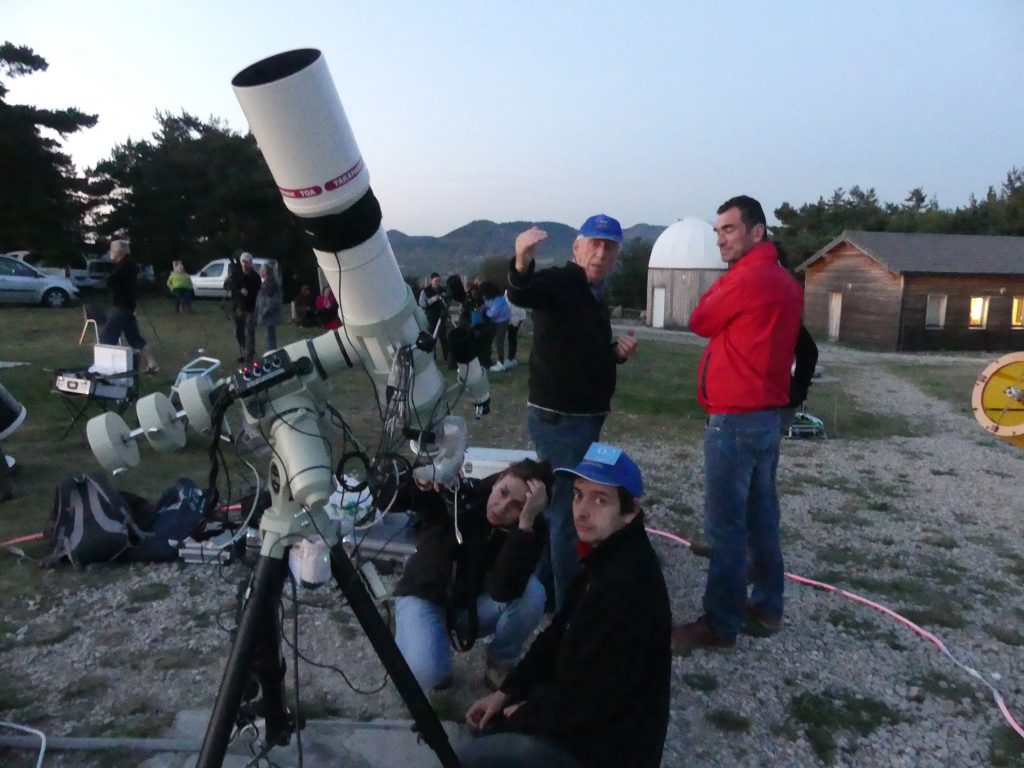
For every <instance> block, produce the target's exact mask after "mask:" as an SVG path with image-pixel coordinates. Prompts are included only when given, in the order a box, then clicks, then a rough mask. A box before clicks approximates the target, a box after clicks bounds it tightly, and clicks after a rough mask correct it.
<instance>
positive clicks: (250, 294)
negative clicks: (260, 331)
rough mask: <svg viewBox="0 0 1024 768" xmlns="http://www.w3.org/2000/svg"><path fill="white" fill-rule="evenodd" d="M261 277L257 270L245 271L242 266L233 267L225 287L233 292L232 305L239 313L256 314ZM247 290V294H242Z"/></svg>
mask: <svg viewBox="0 0 1024 768" xmlns="http://www.w3.org/2000/svg"><path fill="white" fill-rule="evenodd" d="M260 285H261V281H260V276H259V275H258V274H257V273H256V270H255V269H250V270H249V271H248V272H246V271H244V270H243V269H242V268H241V267H240V266H239V267H235V266H232V267H231V275H230V276H229V277H228V279H227V280H226V281H225V287H226V288H227V289H228V290H229V291H231V304H232V306H234V308H235V309H236V310H237V311H239V312H255V311H256V297H257V296H258V295H259V292H260ZM243 288H245V290H246V293H244V294H243V293H242V289H243Z"/></svg>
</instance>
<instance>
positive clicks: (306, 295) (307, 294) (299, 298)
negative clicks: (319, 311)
mask: <svg viewBox="0 0 1024 768" xmlns="http://www.w3.org/2000/svg"><path fill="white" fill-rule="evenodd" d="M315 302H316V298H315V297H314V296H313V289H312V288H310V287H309V286H308V285H303V286H302V287H301V288H299V292H298V294H296V296H295V299H294V301H292V322H293V323H295V324H296V325H301V326H305V325H306V323H307V316H309V315H310V314H312V312H313V305H314V303H315Z"/></svg>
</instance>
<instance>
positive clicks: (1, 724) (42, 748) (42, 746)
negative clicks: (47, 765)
mask: <svg viewBox="0 0 1024 768" xmlns="http://www.w3.org/2000/svg"><path fill="white" fill-rule="evenodd" d="M0 728H11V729H13V730H15V731H24V732H25V733H31V734H32V735H33V736H38V737H39V757H38V759H37V760H36V768H42V765H43V758H44V757H45V756H46V734H45V733H43V732H42V731H37V730H36V729H35V728H30V727H28V726H27V725H18V724H17V723H10V722H7V721H0Z"/></svg>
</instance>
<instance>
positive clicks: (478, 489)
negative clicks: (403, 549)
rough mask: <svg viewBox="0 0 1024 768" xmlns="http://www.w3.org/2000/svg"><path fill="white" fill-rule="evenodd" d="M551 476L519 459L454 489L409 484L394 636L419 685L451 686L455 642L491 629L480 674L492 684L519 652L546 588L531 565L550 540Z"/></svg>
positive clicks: (464, 645) (465, 643)
mask: <svg viewBox="0 0 1024 768" xmlns="http://www.w3.org/2000/svg"><path fill="white" fill-rule="evenodd" d="M551 481H552V477H551V467H550V466H549V465H548V464H546V463H538V462H535V461H532V460H530V459H524V460H523V461H519V462H516V463H515V464H512V465H511V466H510V467H509V468H508V469H506V470H504V471H503V472H500V473H498V474H495V475H491V476H490V477H488V478H485V479H483V480H466V479H464V480H462V481H461V483H460V486H459V488H458V490H457V491H456V492H455V493H454V494H453V493H451V492H450V491H448V490H447V489H444V488H440V487H438V488H433V489H422V488H420V489H417V490H416V491H414V492H413V495H412V499H411V502H410V504H409V507H410V509H412V510H413V511H415V512H416V513H417V519H418V523H419V525H420V534H419V538H418V540H417V544H416V551H415V552H414V553H413V555H412V556H411V557H410V558H409V561H408V563H406V566H405V571H404V573H403V574H402V578H401V580H400V581H399V583H398V587H397V588H396V590H395V594H397V595H398V599H397V601H396V603H395V626H396V631H395V642H396V644H397V645H398V647H399V649H400V650H401V651H402V654H403V655H404V656H405V659H406V661H407V662H408V664H409V668H410V669H411V670H412V672H413V674H414V675H415V676H416V680H417V681H418V682H419V684H420V686H422V687H423V688H424V689H431V688H445V687H447V686H448V685H450V683H451V679H452V644H453V642H455V643H457V647H458V648H459V650H469V648H471V647H472V645H473V643H474V642H475V641H476V640H477V638H479V637H485V636H487V635H492V634H493V635H494V638H493V640H491V644H490V646H489V647H488V649H487V667H486V671H485V675H484V678H485V682H486V683H487V684H488V685H490V686H491V688H492V689H493V688H497V686H498V685H499V684H500V683H501V681H502V680H503V679H504V677H505V674H506V673H507V672H508V670H509V669H511V668H512V665H513V664H515V663H516V661H518V660H519V655H520V653H521V652H522V648H523V644H524V643H525V642H526V640H527V639H528V638H529V637H530V635H531V634H533V631H534V630H535V629H536V628H537V625H538V624H539V623H540V620H541V616H542V615H543V613H544V599H545V598H544V587H542V586H541V584H540V582H539V581H537V579H536V578H535V577H534V576H533V575H532V574H533V571H534V569H535V568H536V566H537V561H538V560H539V559H540V553H541V550H542V549H543V548H544V542H545V541H546V539H547V531H546V529H545V528H544V521H543V520H542V519H541V520H538V519H537V516H538V515H539V514H540V513H541V511H542V510H543V509H544V507H545V506H546V505H547V499H548V488H549V487H550V486H551ZM456 526H458V531H459V534H458V535H461V539H459V538H457V533H456Z"/></svg>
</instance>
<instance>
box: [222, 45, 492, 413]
mask: <svg viewBox="0 0 1024 768" xmlns="http://www.w3.org/2000/svg"><path fill="white" fill-rule="evenodd" d="M232 86H233V88H234V91H235V95H236V97H237V98H238V102H239V104H240V105H241V107H242V111H243V112H244V113H245V116H246V119H247V120H248V121H249V127H250V129H251V131H252V133H253V135H254V136H255V137H256V141H257V143H258V144H259V147H260V150H261V151H262V153H263V156H264V158H265V159H266V162H267V165H268V167H269V168H270V172H271V174H272V175H273V177H274V181H275V183H276V184H277V186H278V189H279V190H280V192H281V196H282V198H283V199H284V203H285V205H286V206H287V207H288V209H289V210H290V211H291V212H292V214H294V215H295V217H296V218H297V220H298V221H299V223H300V224H301V225H302V227H303V229H304V230H305V231H306V233H307V235H308V237H309V240H310V242H311V244H312V247H313V252H314V253H315V254H316V258H317V262H318V263H319V265H320V268H321V269H322V270H323V272H324V275H325V276H326V277H327V280H328V283H329V284H330V286H331V289H332V290H333V291H334V294H335V296H336V297H337V298H338V303H339V305H340V307H341V312H342V319H343V320H344V328H343V329H342V331H341V332H342V334H343V335H344V336H345V337H346V340H347V342H348V343H349V344H351V345H352V347H354V349H355V352H356V354H358V355H359V357H360V358H361V360H362V362H363V364H364V365H366V367H367V368H368V370H369V371H370V373H371V375H372V376H374V378H375V379H376V381H377V383H378V392H380V393H381V397H383V396H384V392H385V391H386V384H387V379H388V376H389V375H390V373H391V369H392V364H393V362H394V359H395V356H396V353H397V350H398V349H399V348H400V347H403V346H408V345H413V344H414V343H415V341H416V338H417V336H418V335H419V333H420V331H421V330H426V328H425V327H424V325H423V320H422V316H421V313H419V312H418V311H417V308H416V302H415V300H414V298H413V296H412V292H411V291H410V290H409V287H408V286H407V285H406V284H405V282H404V281H403V280H402V275H401V272H400V270H399V268H398V263H397V262H396V260H395V255H394V253H393V251H392V250H391V244H390V242H388V238H387V234H386V233H385V231H384V228H383V226H382V224H381V215H380V206H379V204H378V203H377V200H376V198H375V197H374V196H373V192H372V190H371V189H370V176H369V171H368V170H367V168H366V164H365V163H364V162H363V158H362V154H361V153H360V151H359V147H358V145H357V144H356V140H355V137H354V135H353V133H352V129H351V127H350V126H349V123H348V118H347V117H346V116H345V110H344V108H343V107H342V105H341V100H340V99H339V97H338V92H337V90H336V89H335V87H334V82H333V81H332V79H331V75H330V72H329V71H328V69H327V63H326V61H325V60H324V57H323V55H322V54H321V53H320V51H317V50H315V49H311V48H306V49H300V50H295V51H288V52H285V53H281V54H278V55H276V56H271V57H270V58H268V59H264V60H263V61H260V62H257V63H256V64H253V65H252V66H250V67H247V68H246V69H244V70H242V71H241V72H240V73H238V75H236V76H235V78H234V80H233V81H232ZM413 360H414V362H413V367H414V371H415V383H414V386H413V392H412V400H413V402H412V406H413V409H414V410H415V411H416V415H417V419H418V421H419V423H420V424H421V425H424V426H425V425H427V424H429V423H430V422H432V421H434V420H436V418H437V417H439V416H441V415H443V413H444V410H445V409H443V408H438V407H437V406H438V402H439V401H440V400H441V398H442V396H443V392H444V378H443V376H442V374H441V372H440V371H439V370H438V369H437V366H436V365H435V364H434V359H433V356H432V355H429V354H426V353H423V352H421V351H419V350H415V351H414V354H413ZM327 362H328V361H324V363H325V367H326V364H327ZM481 377H482V380H483V382H484V383H483V386H481V382H480V381H477V380H476V379H477V378H481ZM467 389H468V390H470V392H471V393H472V396H473V399H474V402H483V401H484V400H486V399H487V398H488V397H489V392H488V391H484V390H487V389H488V388H487V386H486V377H485V376H483V374H482V371H481V372H480V375H479V376H478V377H474V381H472V382H467Z"/></svg>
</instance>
